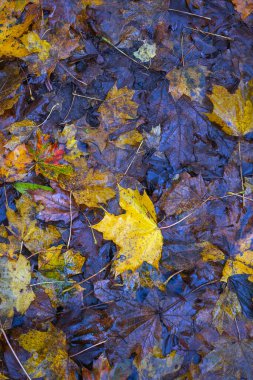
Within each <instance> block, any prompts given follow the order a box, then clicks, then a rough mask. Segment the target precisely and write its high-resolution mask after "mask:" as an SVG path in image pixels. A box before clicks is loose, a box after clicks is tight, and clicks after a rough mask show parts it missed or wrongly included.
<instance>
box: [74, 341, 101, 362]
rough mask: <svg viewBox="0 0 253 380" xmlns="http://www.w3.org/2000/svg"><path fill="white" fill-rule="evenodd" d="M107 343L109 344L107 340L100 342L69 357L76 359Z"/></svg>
mask: <svg viewBox="0 0 253 380" xmlns="http://www.w3.org/2000/svg"><path fill="white" fill-rule="evenodd" d="M105 342H107V339H106V340H102V342H99V343H96V344H93V345H92V346H90V347H87V348H85V349H84V350H82V351H79V352H77V353H76V354H73V355H70V356H69V357H70V358H74V357H75V356H77V355H80V354H82V353H83V352H86V351H89V350H91V349H92V348H94V347H97V346H101V344H104V343H105Z"/></svg>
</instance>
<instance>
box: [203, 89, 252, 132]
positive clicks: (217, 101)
mask: <svg viewBox="0 0 253 380" xmlns="http://www.w3.org/2000/svg"><path fill="white" fill-rule="evenodd" d="M252 89H253V84H252V81H250V82H248V84H247V85H244V84H241V85H240V87H239V88H238V89H237V90H236V91H235V93H234V94H231V93H230V92H229V91H228V90H227V89H226V88H225V87H222V86H216V85H215V86H214V87H213V92H212V94H211V95H209V98H210V100H211V101H212V103H213V106H214V108H213V112H212V113H209V114H207V116H208V118H209V120H210V121H212V122H214V123H216V124H218V125H219V126H221V127H222V129H223V131H224V132H226V133H227V134H228V135H232V136H243V135H246V134H247V133H249V132H251V131H252V129H253V116H252V115H253V112H252V110H253V103H252V101H253V98H252V97H253V92H252Z"/></svg>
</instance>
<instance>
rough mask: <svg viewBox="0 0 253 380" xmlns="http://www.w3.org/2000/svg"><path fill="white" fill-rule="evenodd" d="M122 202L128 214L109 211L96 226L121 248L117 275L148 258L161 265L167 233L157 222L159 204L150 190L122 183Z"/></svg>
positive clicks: (138, 265) (152, 263) (117, 261)
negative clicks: (132, 188)
mask: <svg viewBox="0 0 253 380" xmlns="http://www.w3.org/2000/svg"><path fill="white" fill-rule="evenodd" d="M119 193H120V201H119V204H120V206H121V207H122V209H123V210H125V211H126V213H125V214H121V215H118V216H115V215H112V214H109V213H106V214H105V216H104V219H103V220H102V221H101V222H99V223H98V224H96V225H95V226H93V228H94V229H95V230H97V231H100V232H102V233H103V236H104V239H107V240H112V241H113V242H114V243H115V244H117V245H118V247H119V248H120V250H119V252H118V253H117V257H116V261H115V262H114V269H115V273H116V275H118V274H120V273H123V272H125V271H127V270H131V271H133V272H134V271H135V270H136V269H137V268H139V267H140V266H141V265H142V263H143V262H144V261H146V262H147V263H149V264H151V265H153V266H154V267H155V268H158V264H159V260H160V257H161V252H162V244H163V237H162V233H161V230H160V229H159V227H158V226H157V220H156V213H155V208H154V205H153V203H152V202H151V200H150V199H149V197H148V196H147V194H146V192H144V194H143V195H141V194H140V193H139V191H138V190H131V189H124V188H122V187H120V186H119Z"/></svg>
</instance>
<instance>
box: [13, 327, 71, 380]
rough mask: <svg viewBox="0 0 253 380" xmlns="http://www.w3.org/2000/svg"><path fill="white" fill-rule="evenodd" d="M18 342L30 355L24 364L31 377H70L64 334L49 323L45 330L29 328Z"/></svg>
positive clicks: (69, 363) (60, 379)
mask: <svg viewBox="0 0 253 380" xmlns="http://www.w3.org/2000/svg"><path fill="white" fill-rule="evenodd" d="M18 342H19V344H20V346H21V347H23V348H24V349H25V350H26V351H27V352H29V353H30V354H32V356H31V357H30V358H29V359H28V360H27V361H26V362H25V364H24V366H25V369H26V370H27V372H28V373H29V374H30V375H31V376H32V378H33V379H38V378H41V377H44V378H47V379H56V380H63V379H66V380H67V379H70V378H72V377H71V372H72V369H71V366H73V363H72V361H71V359H69V357H68V353H67V342H66V336H65V334H64V333H63V332H62V331H60V330H58V329H57V328H55V327H54V325H52V324H49V325H48V329H47V330H45V331H39V330H32V329H31V330H30V331H28V332H27V333H26V334H21V335H20V336H19V338H18Z"/></svg>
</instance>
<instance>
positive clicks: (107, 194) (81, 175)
mask: <svg viewBox="0 0 253 380" xmlns="http://www.w3.org/2000/svg"><path fill="white" fill-rule="evenodd" d="M73 165H74V169H75V172H74V174H73V175H71V176H69V177H66V176H63V175H61V176H59V184H60V186H61V187H62V188H63V189H65V190H67V191H71V193H72V194H73V197H74V199H75V201H76V203H77V204H78V205H81V204H85V205H87V206H89V207H99V205H100V204H103V203H104V204H105V203H106V202H107V201H108V200H109V199H111V198H113V197H114V196H115V191H114V189H113V188H112V185H113V183H114V182H115V180H114V177H113V175H112V174H111V173H110V172H108V171H101V172H100V171H98V170H93V169H88V167H87V163H86V160H85V159H84V158H80V159H76V160H75V161H74V162H73Z"/></svg>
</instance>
